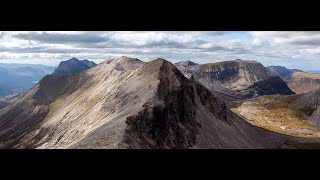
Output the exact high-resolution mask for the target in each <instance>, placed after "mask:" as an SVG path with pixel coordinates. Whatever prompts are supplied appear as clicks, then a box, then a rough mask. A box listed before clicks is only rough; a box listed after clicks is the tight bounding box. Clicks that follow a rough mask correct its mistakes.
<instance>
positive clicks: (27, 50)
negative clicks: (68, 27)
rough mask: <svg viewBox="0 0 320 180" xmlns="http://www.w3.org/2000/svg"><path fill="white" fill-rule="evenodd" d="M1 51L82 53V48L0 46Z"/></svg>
mask: <svg viewBox="0 0 320 180" xmlns="http://www.w3.org/2000/svg"><path fill="white" fill-rule="evenodd" d="M0 52H11V53H49V54H57V53H80V52H81V50H80V49H57V48H45V47H26V48H22V47H12V48H8V47H4V46H0Z"/></svg>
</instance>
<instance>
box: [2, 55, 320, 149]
mask: <svg viewBox="0 0 320 180" xmlns="http://www.w3.org/2000/svg"><path fill="white" fill-rule="evenodd" d="M80 62H81V61H80ZM86 63H87V62H85V63H84V62H82V63H79V60H76V59H71V60H69V61H66V62H62V63H60V65H59V67H58V68H57V69H56V70H55V72H54V73H53V74H52V75H47V76H45V77H44V78H43V79H42V80H40V81H39V82H38V83H37V84H36V85H35V86H34V87H32V88H31V89H29V90H28V91H25V92H24V93H21V94H19V95H18V96H15V97H13V98H11V99H9V100H8V101H7V102H6V103H7V104H6V105H5V107H3V108H2V109H0V148H40V149H41V148H129V149H131V148H134V149H137V148H156V149H157V148H161V149H162V148H164V149H167V148H252V149H255V148H268V149H269V148H270V149H274V148H320V140H318V139H315V138H299V137H293V136H288V135H283V134H279V133H275V132H272V131H269V130H266V129H267V128H259V127H256V126H254V125H252V124H251V123H249V122H247V120H248V119H247V118H243V117H241V116H243V115H241V116H239V115H237V114H236V113H234V112H232V111H231V110H230V108H229V105H228V104H229V102H231V101H238V102H239V101H240V102H241V103H243V102H244V103H246V102H248V101H252V100H253V99H256V98H259V96H262V97H266V96H265V95H275V96H280V97H284V98H287V97H296V96H297V97H300V96H299V95H293V94H294V92H293V91H291V90H290V88H289V87H288V86H287V84H286V83H285V81H284V80H283V79H281V78H280V77H279V76H277V75H275V74H274V73H272V72H271V71H270V70H268V68H266V67H264V66H263V65H261V64H260V63H257V62H254V61H242V60H235V61H227V62H221V63H214V64H205V65H198V64H195V63H192V62H180V63H176V64H175V65H174V64H172V63H171V62H169V61H167V60H165V59H161V58H159V59H155V60H152V61H150V62H148V63H146V62H143V61H140V60H139V59H135V58H129V57H121V58H118V59H114V60H107V61H104V62H102V63H100V64H98V65H92V66H88V65H87V67H85V66H84V65H83V64H86ZM70 64H72V65H71V66H70ZM314 96H316V94H315V95H312V97H314ZM298 99H299V98H297V103H298V104H299V105H301V104H302V103H301V102H298ZM301 99H303V97H301ZM316 102H317V100H315V101H314V103H315V104H316V105H315V104H311V105H310V104H308V103H306V104H305V107H308V108H307V109H306V111H305V112H307V114H306V115H308V118H309V119H310V122H311V123H313V124H314V126H317V120H316V119H317V118H316V114H317V113H318V109H317V108H315V107H317V103H316ZM237 107H241V105H239V104H238V106H237ZM301 107H302V106H301ZM309 107H310V109H309ZM312 107H313V108H312ZM297 109H299V110H300V106H299V107H297ZM301 111H303V110H301ZM235 112H237V111H235ZM239 114H241V113H239Z"/></svg>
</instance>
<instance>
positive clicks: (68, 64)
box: [52, 58, 96, 75]
mask: <svg viewBox="0 0 320 180" xmlns="http://www.w3.org/2000/svg"><path fill="white" fill-rule="evenodd" d="M94 66H96V63H94V62H92V61H88V60H86V59H85V60H79V59H77V58H71V59H69V60H67V61H62V62H61V63H60V64H59V66H58V67H57V68H56V69H55V70H54V72H53V73H52V75H74V74H77V73H80V72H82V71H85V70H88V69H90V68H92V67H94Z"/></svg>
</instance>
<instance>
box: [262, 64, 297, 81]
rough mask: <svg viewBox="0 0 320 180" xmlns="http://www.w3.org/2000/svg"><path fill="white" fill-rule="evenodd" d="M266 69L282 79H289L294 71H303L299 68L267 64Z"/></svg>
mask: <svg viewBox="0 0 320 180" xmlns="http://www.w3.org/2000/svg"><path fill="white" fill-rule="evenodd" d="M268 69H269V70H270V71H272V72H273V73H275V74H276V75H278V76H279V77H281V78H282V79H283V80H284V81H286V82H287V81H289V80H290V79H291V78H292V75H293V74H294V73H295V72H303V71H302V70H299V69H287V68H286V67H283V66H269V67H268Z"/></svg>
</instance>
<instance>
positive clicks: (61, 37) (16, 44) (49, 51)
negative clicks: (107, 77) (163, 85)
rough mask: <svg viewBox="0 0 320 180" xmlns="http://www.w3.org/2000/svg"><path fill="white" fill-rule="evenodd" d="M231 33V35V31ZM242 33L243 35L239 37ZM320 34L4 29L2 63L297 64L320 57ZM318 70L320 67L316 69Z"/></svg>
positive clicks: (0, 40)
mask: <svg viewBox="0 0 320 180" xmlns="http://www.w3.org/2000/svg"><path fill="white" fill-rule="evenodd" d="M230 34H231V35H230ZM237 34H238V35H245V36H242V37H240V36H239V37H237ZM319 47H320V32H314V31H313V32H285V31H281V32H276V31H259V32H225V31H214V32H207V31H191V32H188V31H178V32H165V31H152V32H150V31H144V32H143V31H142V32H141V31H140V32H134V31H119V32H118V31H115V32H111V31H106V32H105V31H81V32H80V31H66V32H64V31H47V32H43V31H36V32H22V31H19V32H11V31H10V32H0V62H20V63H26V62H28V63H49V64H57V63H59V62H60V61H61V60H65V59H67V58H69V57H73V56H75V57H78V58H87V59H92V60H96V61H97V62H99V61H102V60H105V59H109V58H115V57H118V56H122V55H127V56H134V57H137V58H141V59H142V60H146V61H147V60H151V59H153V58H158V57H163V58H168V59H169V60H172V61H176V60H184V59H188V60H193V61H196V62H198V63H206V62H213V61H220V60H231V59H236V58H242V59H251V60H260V61H261V62H262V63H264V64H265V65H271V64H277V63H278V64H279V65H283V64H285V65H288V66H289V67H293V68H299V65H300V63H302V62H303V63H304V67H309V68H317V67H315V66H313V65H311V64H310V65H308V62H313V63H314V62H315V61H316V60H317V59H319V58H320V49H319ZM318 68H320V67H318Z"/></svg>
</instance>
